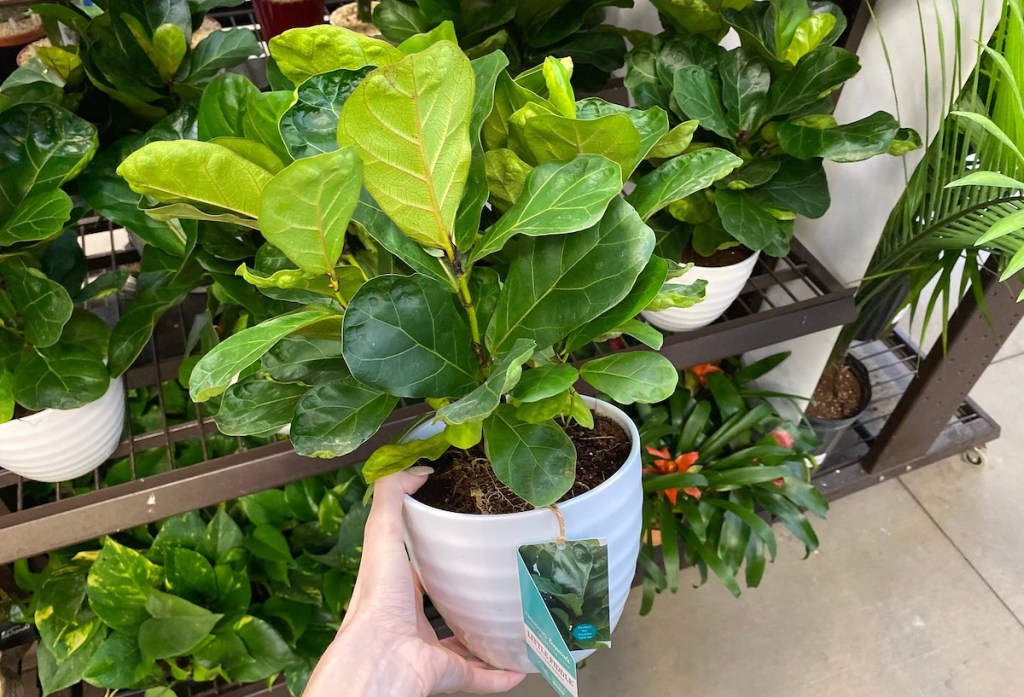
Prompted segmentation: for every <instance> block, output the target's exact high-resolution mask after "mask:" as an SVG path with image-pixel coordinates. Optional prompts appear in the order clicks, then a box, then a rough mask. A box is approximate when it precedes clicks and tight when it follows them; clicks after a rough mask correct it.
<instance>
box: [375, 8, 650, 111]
mask: <svg viewBox="0 0 1024 697" xmlns="http://www.w3.org/2000/svg"><path fill="white" fill-rule="evenodd" d="M609 6H614V7H632V6H633V1H632V0H592V1H591V2H587V3H584V4H583V5H580V4H576V3H571V2H568V1H567V0H555V1H553V2H548V3H541V4H537V3H530V2H522V1H521V0H513V1H511V2H503V3H500V4H496V5H487V6H480V5H474V4H473V3H469V2H451V3H446V4H445V5H443V6H442V5H439V4H437V3H432V2H429V0H382V1H381V3H380V4H379V5H378V6H377V7H376V9H374V12H373V21H374V24H376V25H377V27H378V29H379V30H380V32H381V34H383V35H384V38H386V39H389V40H390V41H393V42H395V43H400V42H402V41H405V40H407V39H408V38H410V37H411V36H414V35H416V34H421V33H425V32H429V31H431V30H433V29H435V28H436V27H438V26H440V25H441V24H443V23H444V22H450V23H452V24H453V25H454V26H453V28H454V31H455V35H456V36H458V43H459V45H460V46H462V47H463V49H464V50H465V51H466V54H467V55H468V56H469V57H470V58H479V57H480V56H483V55H486V54H488V53H491V52H492V51H502V52H504V54H505V55H506V57H507V58H508V62H509V65H508V69H509V71H510V72H512V73H513V74H515V73H519V72H521V71H523V70H526V69H528V68H532V67H534V66H537V65H540V64H541V63H543V62H544V59H545V58H546V57H548V56H557V57H560V58H562V57H568V58H570V59H571V60H572V62H573V63H574V64H575V65H576V85H577V87H579V88H580V89H584V90H586V91H588V92H597V91H598V90H600V89H601V88H603V87H604V86H605V85H606V84H607V83H608V80H609V78H610V77H611V75H612V73H614V72H615V71H616V70H618V69H619V68H621V67H622V61H623V58H624V56H625V55H626V42H625V40H624V39H623V36H622V33H621V32H620V31H619V30H617V29H616V28H615V27H612V26H610V25H607V24H604V23H603V22H604V18H605V8H606V7H609ZM451 38H452V40H454V39H455V37H454V36H453V37H451Z"/></svg>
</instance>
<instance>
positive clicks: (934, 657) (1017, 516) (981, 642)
mask: <svg viewBox="0 0 1024 697" xmlns="http://www.w3.org/2000/svg"><path fill="white" fill-rule="evenodd" d="M1019 385H1024V329H1021V330H1019V331H1018V332H1017V335H1015V336H1014V337H1013V338H1012V339H1011V340H1010V342H1008V344H1007V346H1006V347H1005V348H1004V350H1003V352H1002V353H1001V354H1000V356H999V360H998V361H997V362H995V363H993V364H992V366H990V367H989V369H988V370H987V372H986V373H985V375H984V376H983V377H982V379H981V381H980V383H979V384H978V386H977V387H976V389H975V391H974V393H973V395H972V396H974V397H975V398H976V399H977V400H978V402H979V403H980V405H981V406H982V407H983V408H984V409H986V410H987V411H989V413H991V414H992V415H993V416H994V417H995V419H996V420H997V421H998V422H999V424H1000V425H1001V426H1002V429H1003V436H1002V438H1001V439H1000V440H998V441H996V442H994V443H992V444H990V445H989V448H988V460H987V464H985V465H984V466H983V467H975V466H972V465H969V464H966V463H964V462H962V461H960V459H959V458H955V459H951V460H948V461H945V462H941V463H937V464H935V465H931V466H929V467H926V468H924V469H922V470H919V471H917V472H912V473H910V474H908V475H906V476H904V477H901V478H900V479H898V480H893V481H889V482H886V483H884V484H881V485H878V486H875V487H873V488H871V489H868V490H866V491H863V492H861V493H858V494H854V495H853V496H849V497H847V498H845V499H841V500H839V501H837V502H836V503H835V504H834V505H833V506H832V511H831V513H830V515H829V517H828V520H827V521H819V522H817V523H816V529H817V530H818V534H819V537H820V538H821V549H820V551H819V552H818V553H816V554H814V555H812V556H811V558H809V559H807V560H803V559H802V556H803V548H802V547H801V546H800V544H799V543H797V542H796V541H795V540H794V539H793V538H791V537H790V536H789V535H788V534H787V533H785V532H784V531H782V530H781V529H780V530H779V536H780V549H779V558H778V559H777V560H776V562H775V564H774V565H772V566H769V567H768V569H767V571H766V572H765V579H764V581H763V582H762V584H761V587H760V588H759V589H755V590H749V591H745V592H744V594H743V596H742V597H741V598H739V599H733V598H732V597H731V596H730V595H729V594H728V592H726V591H725V590H724V588H722V587H721V585H720V584H717V583H716V582H715V581H714V579H712V580H711V581H709V583H708V585H706V586H704V587H702V588H696V589H694V588H690V587H688V586H684V588H683V589H681V590H680V591H679V593H678V594H677V595H674V596H673V595H669V594H663V595H662V596H660V597H659V598H658V600H657V602H656V603H655V606H654V611H653V612H652V613H651V614H650V615H648V616H647V617H640V616H639V615H638V614H637V610H638V608H639V600H640V598H639V594H638V592H634V594H633V596H631V598H630V602H629V605H627V607H626V613H625V615H624V616H623V619H622V621H621V623H620V624H619V628H618V629H617V630H616V633H615V635H614V636H613V648H611V649H610V650H608V651H607V652H601V653H599V654H598V655H596V656H595V657H594V658H593V659H591V660H590V662H589V664H588V665H586V666H585V667H584V668H583V669H581V671H580V695H581V697H613V696H614V697H624V696H629V697H646V696H647V695H665V696H671V697H676V696H680V697H683V696H686V697H690V696H697V695H700V696H703V697H741V696H743V697H746V696H747V695H757V696H758V697H805V696H806V697H811V696H812V695H813V696H814V697H1017V696H1019V695H1022V694H1024V533H1022V531H1024V505H1022V501H1024V463H1022V462H1021V458H1020V456H1019V452H1020V451H1021V450H1022V449H1024V429H1020V428H1018V424H1020V423H1021V419H1022V418H1024V391H1022V390H1020V389H1019V388H1017V387H1016V386H1019ZM509 694H510V695H512V696H513V697H547V695H552V694H554V693H553V692H552V691H551V689H550V688H549V687H548V686H547V684H546V683H544V682H543V680H540V679H538V678H537V676H530V677H529V678H527V680H526V681H525V682H524V683H523V684H522V685H520V686H519V687H518V688H516V689H515V690H513V691H512V692H511V693H509Z"/></svg>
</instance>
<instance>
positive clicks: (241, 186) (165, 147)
mask: <svg viewBox="0 0 1024 697" xmlns="http://www.w3.org/2000/svg"><path fill="white" fill-rule="evenodd" d="M117 173H118V174H119V175H121V176H122V177H124V178H125V179H126V180H127V181H128V184H129V186H131V187H132V190H133V191H135V192H136V193H140V194H148V195H150V196H152V197H153V198H155V199H156V200H157V201H161V202H163V203H178V202H186V203H194V204H198V205H200V206H213V207H215V208H217V209H220V210H222V211H230V212H233V213H239V214H241V215H244V216H247V217H249V218H258V217H259V214H260V195H261V193H262V192H263V188H264V187H265V186H266V185H267V183H268V182H270V179H271V174H270V172H268V171H267V170H265V169H263V168H262V167H260V166H258V165H256V164H253V163H252V162H250V161H249V160H247V159H245V158H244V157H242V156H241V155H239V154H238V153H236V152H234V151H232V150H230V149H228V148H226V147H224V146H222V145H217V144H216V143H204V142H201V141H193V140H176V141H169V142H158V143H150V144H149V145H146V146H145V147H143V148H141V149H139V150H136V151H135V152H133V153H132V154H131V155H129V156H128V157H126V158H125V160H124V162H122V163H121V165H120V166H119V167H118V168H117Z"/></svg>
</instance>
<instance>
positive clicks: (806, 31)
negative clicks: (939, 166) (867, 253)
mask: <svg viewBox="0 0 1024 697" xmlns="http://www.w3.org/2000/svg"><path fill="white" fill-rule="evenodd" d="M702 4H704V5H706V10H707V11H706V12H704V13H696V14H694V13H687V11H685V10H684V8H683V5H681V4H678V3H670V2H659V3H657V5H658V7H659V8H660V9H661V10H662V12H663V16H664V17H665V19H666V22H667V23H668V24H669V26H670V27H671V29H672V30H673V31H668V32H666V33H664V34H661V35H660V36H657V37H652V36H647V37H644V36H642V35H633V36H632V38H633V41H634V45H635V48H634V49H633V50H632V51H631V52H630V54H629V55H628V56H627V58H626V65H627V75H626V79H625V83H626V87H627V88H628V89H629V91H630V94H631V95H632V97H633V100H634V101H635V102H636V104H637V105H638V106H640V107H650V106H654V105H657V106H661V107H663V108H664V109H665V110H666V111H667V112H668V113H669V114H670V115H671V116H672V118H673V120H674V121H675V122H676V123H679V124H680V125H679V126H677V127H682V126H683V125H687V126H688V127H689V128H690V129H691V132H692V133H693V140H694V142H693V144H691V145H690V148H700V147H707V146H708V145H713V146H717V147H720V148H724V149H725V150H728V151H729V152H731V153H733V154H735V155H736V156H737V157H739V158H741V160H742V164H741V166H739V167H738V168H736V170H735V171H733V172H731V173H730V174H729V176H727V177H724V178H723V179H721V180H719V181H718V182H717V183H716V184H715V185H714V186H712V187H710V188H708V189H705V190H703V191H700V192H697V193H694V194H691V195H689V196H686V197H682V198H679V199H677V200H675V201H673V202H672V203H671V204H670V205H669V206H668V207H667V209H666V214H665V215H663V216H661V224H662V226H663V227H665V228H666V229H672V230H675V231H676V233H675V242H676V247H677V249H678V248H679V247H680V246H681V244H685V243H689V244H690V246H691V247H692V248H693V249H694V250H695V251H696V252H697V253H698V254H700V255H702V256H710V255H712V254H713V253H714V252H715V251H717V250H719V249H724V248H728V247H732V246H736V245H743V246H744V247H746V248H748V249H750V250H753V251H763V252H765V253H766V254H769V255H771V256H784V255H785V254H786V253H787V252H788V251H789V245H790V240H791V238H792V236H793V221H794V219H795V218H796V216H797V215H804V216H807V217H809V218H818V217H821V216H822V215H824V213H825V212H826V211H827V210H828V207H829V202H830V201H829V192H828V182H827V179H826V176H825V171H824V169H823V167H822V162H823V161H824V160H831V161H833V162H856V161H859V160H864V159H867V158H870V157H874V156H876V155H881V154H891V155H897V156H898V155H903V154H904V153H906V152H908V151H910V150H913V149H915V148H917V147H920V145H921V140H920V137H919V136H918V135H917V133H915V132H914V131H912V130H910V129H904V128H900V126H899V124H898V123H897V122H896V120H895V118H893V117H892V116H891V115H890V114H887V113H885V112H881V111H880V112H876V113H874V114H871V115H870V116H866V117H865V118H862V119H860V120H858V121H854V122H853V123H848V124H839V123H837V121H836V119H835V118H834V117H833V116H832V111H833V107H834V103H833V100H832V98H831V97H830V95H831V94H832V93H833V92H834V91H836V90H837V89H839V88H840V87H842V85H843V83H845V82H846V81H847V80H849V79H850V78H852V77H853V76H854V75H855V74H856V73H857V72H858V70H859V69H860V63H859V61H858V59H857V56H856V55H854V54H853V53H850V52H849V51H846V50H845V49H842V48H840V47H837V46H834V45H833V43H834V42H835V41H836V40H837V39H838V38H839V36H840V35H841V34H842V32H843V29H844V28H845V26H846V19H845V16H844V15H843V13H842V11H841V10H840V9H839V8H838V7H836V6H835V5H833V4H832V3H829V2H817V1H811V0H771V2H749V1H748V0H740V1H738V2H723V3H718V5H720V7H719V8H718V10H712V9H711V7H710V5H711V4H710V3H702ZM686 7H689V4H688V3H687V4H686ZM673 8H674V9H673ZM730 27H731V28H733V29H735V30H736V32H737V33H738V34H739V37H740V42H741V45H740V46H739V47H737V48H734V49H730V50H726V49H725V48H723V47H721V46H718V44H717V41H718V40H719V39H720V38H721V35H722V34H724V32H725V30H727V29H728V28H730Z"/></svg>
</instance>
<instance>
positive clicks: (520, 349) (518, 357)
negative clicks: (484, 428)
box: [437, 339, 537, 424]
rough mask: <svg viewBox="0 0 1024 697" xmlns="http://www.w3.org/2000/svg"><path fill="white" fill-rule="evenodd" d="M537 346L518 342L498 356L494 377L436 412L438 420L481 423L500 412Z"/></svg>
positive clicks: (451, 422)
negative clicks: (492, 414)
mask: <svg viewBox="0 0 1024 697" xmlns="http://www.w3.org/2000/svg"><path fill="white" fill-rule="evenodd" d="M536 348H537V346H536V344H534V343H533V342H532V341H529V340H527V339H518V340H517V341H516V342H515V343H514V344H513V345H512V347H511V348H509V350H508V352H507V353H506V354H504V355H501V356H498V357H497V360H496V362H495V365H494V368H493V369H492V370H491V374H490V375H488V376H487V379H486V380H484V383H483V384H482V385H480V386H479V387H477V388H476V389H475V390H473V391H472V392H470V393H469V394H468V395H466V396H465V397H463V398H461V399H458V400H456V401H454V402H452V403H451V404H449V405H448V406H445V407H442V408H441V409H439V410H438V411H437V417H438V418H440V419H442V420H444V421H445V422H446V423H449V424H464V423H467V422H470V421H480V420H481V419H483V418H484V417H486V416H488V415H489V414H490V413H491V412H493V411H494V410H495V409H497V408H498V404H499V403H500V402H501V397H502V395H504V394H507V393H508V392H509V390H511V389H512V388H513V387H515V386H516V384H517V383H518V382H519V378H520V377H522V374H523V364H524V363H526V362H527V361H528V360H530V357H531V356H533V352H534V350H535V349H536Z"/></svg>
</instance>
